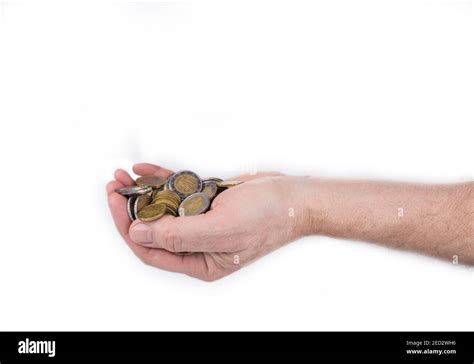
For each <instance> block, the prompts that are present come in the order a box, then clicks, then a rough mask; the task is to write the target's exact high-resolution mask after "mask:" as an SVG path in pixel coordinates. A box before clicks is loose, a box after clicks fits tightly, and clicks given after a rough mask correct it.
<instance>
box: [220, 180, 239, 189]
mask: <svg viewBox="0 0 474 364" xmlns="http://www.w3.org/2000/svg"><path fill="white" fill-rule="evenodd" d="M241 183H244V181H221V182H216V185H217V187H223V188H229V187H234V186H238V185H240V184H241Z"/></svg>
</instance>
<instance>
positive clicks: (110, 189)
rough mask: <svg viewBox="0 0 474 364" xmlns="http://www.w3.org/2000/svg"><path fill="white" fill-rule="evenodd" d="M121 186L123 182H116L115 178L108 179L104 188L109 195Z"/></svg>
mask: <svg viewBox="0 0 474 364" xmlns="http://www.w3.org/2000/svg"><path fill="white" fill-rule="evenodd" d="M121 187H123V184H122V183H121V182H118V181H116V180H113V181H110V182H109V183H107V186H106V187H105V190H106V191H107V196H109V195H110V194H111V193H114V192H115V189H116V188H121Z"/></svg>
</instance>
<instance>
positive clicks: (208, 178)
mask: <svg viewBox="0 0 474 364" xmlns="http://www.w3.org/2000/svg"><path fill="white" fill-rule="evenodd" d="M222 181H223V179H222V178H218V177H206V178H203V179H202V182H203V183H204V182H222Z"/></svg>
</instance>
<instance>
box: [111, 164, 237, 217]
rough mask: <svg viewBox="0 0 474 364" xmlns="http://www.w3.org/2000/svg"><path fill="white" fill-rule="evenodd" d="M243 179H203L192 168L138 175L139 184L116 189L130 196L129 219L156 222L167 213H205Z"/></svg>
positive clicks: (186, 214)
mask: <svg viewBox="0 0 474 364" xmlns="http://www.w3.org/2000/svg"><path fill="white" fill-rule="evenodd" d="M241 183H242V181H223V180H222V179H220V178H216V177H212V178H204V179H201V178H200V177H199V176H198V175H197V174H196V173H194V172H191V171H180V172H176V173H174V174H172V175H171V176H169V177H168V178H164V177H159V176H154V175H146V176H142V177H139V178H137V180H136V184H137V185H136V186H131V187H124V188H117V189H116V190H115V192H117V193H120V194H121V195H123V196H126V197H128V202H127V212H128V216H129V217H130V220H132V221H134V220H136V219H139V220H141V221H145V222H148V221H154V220H157V219H159V218H161V217H163V216H164V215H172V216H178V215H179V216H194V215H199V214H203V213H205V212H206V211H207V210H208V209H209V207H210V206H211V203H212V200H213V199H214V198H215V197H216V196H217V195H219V193H221V192H222V191H225V190H226V189H227V188H230V187H233V186H237V185H239V184H241Z"/></svg>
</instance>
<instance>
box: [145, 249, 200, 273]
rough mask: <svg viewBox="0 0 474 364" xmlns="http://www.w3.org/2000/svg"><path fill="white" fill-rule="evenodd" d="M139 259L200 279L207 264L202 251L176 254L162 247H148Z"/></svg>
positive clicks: (156, 266) (160, 267)
mask: <svg viewBox="0 0 474 364" xmlns="http://www.w3.org/2000/svg"><path fill="white" fill-rule="evenodd" d="M141 259H142V261H143V262H144V263H146V264H148V265H151V266H153V267H155V268H159V269H163V270H166V271H169V272H176V273H184V274H187V275H189V276H192V277H196V278H200V279H205V278H206V276H207V274H206V273H207V265H206V262H205V259H204V256H203V254H202V253H195V254H192V255H177V254H174V253H171V252H169V251H166V250H163V249H148V251H147V253H146V254H145V255H144V256H143V257H141Z"/></svg>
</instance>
